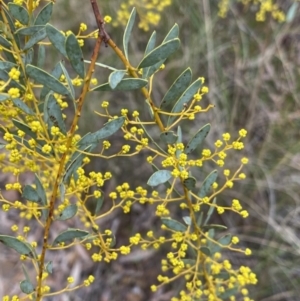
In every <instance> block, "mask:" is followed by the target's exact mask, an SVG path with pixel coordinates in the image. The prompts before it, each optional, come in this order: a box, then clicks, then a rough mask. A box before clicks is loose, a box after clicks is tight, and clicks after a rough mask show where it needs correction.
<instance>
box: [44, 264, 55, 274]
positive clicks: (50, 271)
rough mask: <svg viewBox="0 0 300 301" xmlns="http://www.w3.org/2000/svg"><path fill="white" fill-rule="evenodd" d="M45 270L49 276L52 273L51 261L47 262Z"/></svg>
mask: <svg viewBox="0 0 300 301" xmlns="http://www.w3.org/2000/svg"><path fill="white" fill-rule="evenodd" d="M45 270H46V272H48V273H49V274H52V273H53V263H52V261H49V262H47V263H46V266H45Z"/></svg>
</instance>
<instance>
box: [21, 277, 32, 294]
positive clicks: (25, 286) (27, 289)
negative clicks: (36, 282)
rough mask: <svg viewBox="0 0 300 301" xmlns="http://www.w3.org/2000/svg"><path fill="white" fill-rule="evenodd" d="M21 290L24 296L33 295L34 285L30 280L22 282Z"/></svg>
mask: <svg viewBox="0 0 300 301" xmlns="http://www.w3.org/2000/svg"><path fill="white" fill-rule="evenodd" d="M20 289H21V291H22V292H23V293H24V294H27V295H29V294H31V293H32V292H33V291H34V286H33V284H32V283H31V282H30V281H28V280H23V281H21V282H20Z"/></svg>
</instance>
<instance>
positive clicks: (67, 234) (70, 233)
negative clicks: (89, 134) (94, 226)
mask: <svg viewBox="0 0 300 301" xmlns="http://www.w3.org/2000/svg"><path fill="white" fill-rule="evenodd" d="M88 234H89V232H87V231H83V230H80V229H71V228H69V229H68V230H66V231H63V232H61V233H60V234H58V236H57V237H56V238H55V239H54V241H53V243H52V245H53V246H55V245H56V244H59V243H62V242H67V241H70V240H73V239H75V238H83V237H85V236H87V235H88Z"/></svg>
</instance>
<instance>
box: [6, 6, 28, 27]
mask: <svg viewBox="0 0 300 301" xmlns="http://www.w3.org/2000/svg"><path fill="white" fill-rule="evenodd" d="M8 9H9V11H10V13H11V15H12V16H13V17H14V18H15V19H17V20H18V21H20V23H22V24H23V25H27V24H28V22H29V14H28V11H27V10H26V9H25V7H24V6H21V5H17V4H14V3H11V2H10V3H8Z"/></svg>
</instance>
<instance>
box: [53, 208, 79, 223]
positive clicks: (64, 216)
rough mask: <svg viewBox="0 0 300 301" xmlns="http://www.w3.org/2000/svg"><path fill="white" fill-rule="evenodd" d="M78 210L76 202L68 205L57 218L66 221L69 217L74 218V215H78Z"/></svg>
mask: <svg viewBox="0 0 300 301" xmlns="http://www.w3.org/2000/svg"><path fill="white" fill-rule="evenodd" d="M77 211H78V207H77V206H76V205H75V204H72V205H70V206H67V207H66V208H65V209H64V210H63V211H62V212H61V213H60V214H59V216H58V217H57V218H56V220H59V221H65V220H67V219H70V218H72V217H73V216H75V215H76V213H77Z"/></svg>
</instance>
